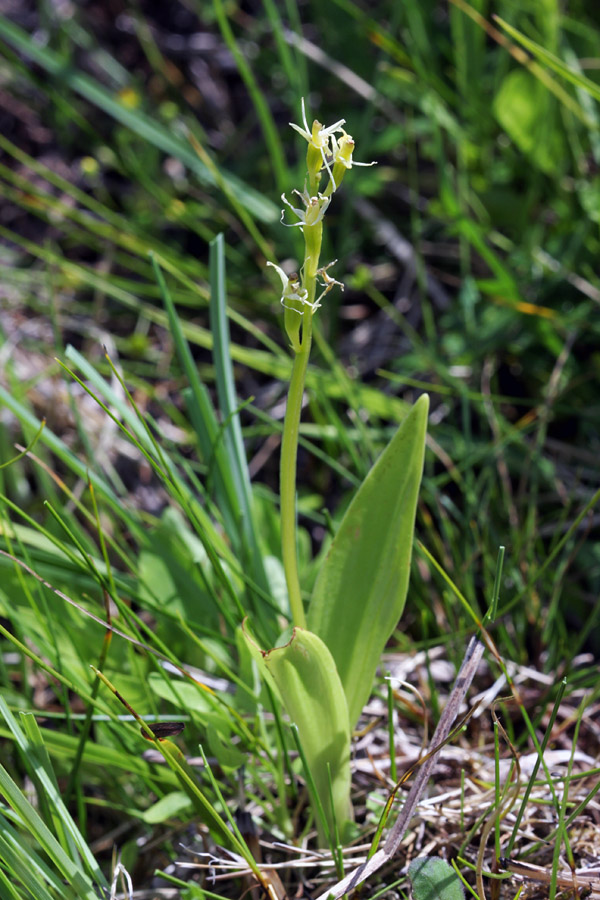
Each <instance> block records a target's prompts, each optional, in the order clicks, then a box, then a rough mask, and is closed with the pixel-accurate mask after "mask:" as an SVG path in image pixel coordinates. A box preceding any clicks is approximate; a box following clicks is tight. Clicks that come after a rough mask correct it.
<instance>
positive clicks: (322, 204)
mask: <svg viewBox="0 0 600 900" xmlns="http://www.w3.org/2000/svg"><path fill="white" fill-rule="evenodd" d="M292 193H293V194H297V195H298V196H299V197H300V199H301V200H302V202H303V203H304V207H305V208H304V209H300V208H299V207H296V206H292V204H291V203H290V201H289V200H288V199H287V198H286V196H285V194H282V195H281V199H282V200H283V202H284V203H285V205H286V206H289V208H290V209H291V210H292V212H293V213H294V215H296V216H298V219H299V220H300V221H298V222H291V223H289V224H288V223H287V222H284V221H283V217H284V215H285V209H282V210H281V224H282V225H285V226H286V228H296V227H299V228H302V226H303V225H316V224H317V223H318V222H320V221H321V219H322V218H323V216H324V215H325V212H326V210H327V207H328V206H329V204H330V203H331V197H324V196H323V194H317V196H315V197H311V196H310V195H309V193H308V190H307V188H306V184H305V185H304V190H303V191H302V193H301V192H300V191H299V190H297V189H296V188H294V190H293V191H292Z"/></svg>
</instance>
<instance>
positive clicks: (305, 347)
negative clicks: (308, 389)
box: [279, 315, 312, 628]
mask: <svg viewBox="0 0 600 900" xmlns="http://www.w3.org/2000/svg"><path fill="white" fill-rule="evenodd" d="M311 342H312V319H311V316H310V315H305V316H304V319H303V323H302V343H301V346H300V350H299V351H298V352H297V353H296V354H295V356H294V365H293V368H292V377H291V379H290V387H289V390H288V398H287V406H286V410H285V419H284V422H283V438H282V441H281V462H280V475H279V491H280V501H281V552H282V559H283V568H284V571H285V581H286V584H287V589H288V597H289V601H290V610H291V613H292V621H293V623H294V625H296V626H298V627H300V628H306V617H305V615H304V607H303V605H302V594H301V593H300V579H299V578H298V556H297V552H296V461H297V456H298V436H299V433H300V415H301V413H302V397H303V395H304V382H305V379H306V370H307V368H308V358H309V356H310V345H311Z"/></svg>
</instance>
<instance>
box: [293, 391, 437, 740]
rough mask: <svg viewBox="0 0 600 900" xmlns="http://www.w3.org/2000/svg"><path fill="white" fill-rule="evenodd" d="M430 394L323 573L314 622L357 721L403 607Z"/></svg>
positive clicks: (356, 505) (380, 464)
mask: <svg viewBox="0 0 600 900" xmlns="http://www.w3.org/2000/svg"><path fill="white" fill-rule="evenodd" d="M428 409H429V397H428V396H427V395H426V394H425V395H423V396H422V397H420V398H419V400H418V401H417V403H416V404H415V405H414V406H413V408H412V409H411V411H410V412H409V414H408V415H407V416H406V418H405V420H404V421H403V422H402V424H401V425H400V427H399V428H398V431H397V432H396V434H395V435H394V437H393V438H392V440H391V442H390V444H389V445H388V446H387V447H386V449H385V450H384V451H383V453H382V454H381V456H380V457H379V459H378V460H377V462H376V463H375V465H374V466H373V468H372V469H371V471H370V472H369V474H368V475H367V477H366V478H365V480H364V482H363V483H362V485H361V486H360V488H359V489H358V492H357V494H356V496H355V497H354V499H353V500H352V503H351V504H350V506H349V507H348V510H347V511H346V514H345V516H344V518H343V519H342V522H341V524H340V526H339V529H338V531H337V534H336V536H335V538H334V540H333V542H332V544H331V548H330V550H329V553H328V554H327V556H326V558H325V562H324V563H323V566H322V567H321V570H320V572H319V574H318V576H317V580H316V583H315V587H314V590H313V595H312V599H311V602H310V607H309V612H308V625H309V628H310V630H311V631H313V632H314V633H315V634H318V635H319V637H320V638H321V639H322V640H323V641H324V643H325V644H326V645H327V647H328V648H329V650H330V651H331V654H332V656H333V659H334V660H335V664H336V667H337V671H338V672H339V676H340V678H341V681H342V685H343V687H344V691H345V694H346V700H347V702H348V711H349V714H350V725H351V727H354V725H355V724H356V722H357V720H358V717H359V716H360V713H361V710H362V708H363V706H364V704H365V703H366V701H367V700H368V698H369V694H370V692H371V689H372V687H373V679H374V677H375V671H376V669H377V664H378V662H379V659H380V656H381V653H382V651H383V649H384V647H385V645H386V643H387V641H388V639H389V638H390V636H391V634H392V632H393V630H394V628H395V627H396V626H397V624H398V621H399V619H400V617H401V615H402V612H403V610H404V603H405V600H406V592H407V590H408V578H409V573H410V559H411V554H412V543H413V531H414V523H415V513H416V508H417V499H418V495H419V485H420V483H421V476H422V473H423V456H424V452H425V436H426V431H427V411H428Z"/></svg>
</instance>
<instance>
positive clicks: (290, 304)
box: [267, 262, 312, 315]
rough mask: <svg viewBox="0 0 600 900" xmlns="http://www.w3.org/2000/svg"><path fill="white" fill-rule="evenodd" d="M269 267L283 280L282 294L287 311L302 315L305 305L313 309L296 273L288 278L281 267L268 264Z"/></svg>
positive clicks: (282, 302) (282, 300)
mask: <svg viewBox="0 0 600 900" xmlns="http://www.w3.org/2000/svg"><path fill="white" fill-rule="evenodd" d="M267 265H268V266H271V267H272V268H273V269H275V271H276V272H277V274H278V275H279V277H280V278H281V284H282V286H283V292H282V294H281V305H282V306H285V308H286V309H291V310H292V311H293V312H297V313H299V314H300V315H302V314H303V312H304V309H303V307H304V306H305V305H308V306H310V307H311V308H312V303H309V302H308V291H307V290H306V289H305V288H303V287H301V286H300V279H299V278H298V275H297V273H296V272H292V273H291V275H289V276H288V275H286V274H285V272H284V271H283V269H282V268H281V266H277V265H275V263H272V262H268V263H267Z"/></svg>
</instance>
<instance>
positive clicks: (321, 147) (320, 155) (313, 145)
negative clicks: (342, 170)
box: [289, 97, 346, 191]
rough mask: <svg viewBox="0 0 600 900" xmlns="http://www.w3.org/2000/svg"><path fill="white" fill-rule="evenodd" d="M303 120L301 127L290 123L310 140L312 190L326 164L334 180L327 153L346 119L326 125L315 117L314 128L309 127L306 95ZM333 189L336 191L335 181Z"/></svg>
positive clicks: (309, 156)
mask: <svg viewBox="0 0 600 900" xmlns="http://www.w3.org/2000/svg"><path fill="white" fill-rule="evenodd" d="M302 122H303V124H304V128H301V127H300V125H294V123H293V122H290V123H289V124H290V125H291V126H292V128H293V129H294V130H295V131H297V132H298V134H301V135H302V137H303V138H304V139H305V140H306V141H308V151H307V154H306V165H307V168H308V176H309V182H310V185H311V190H312V189H314V188H315V187H316V185H317V182H318V176H319V172H320V171H321V168H322V166H325V168H326V169H327V173H328V175H329V177H330V178H331V180H332V181H333V175H332V173H331V169H330V167H329V162H328V160H327V155H328V154H329V139H330V138H331V137H333V135H334V134H335V133H336V132H337V131H343V130H344V129H343V128H342V125H344V124H345V122H346V120H345V119H339V120H338V121H337V122H334V123H333V125H328V126H327V127H325V126H324V125H322V124H321V122H319V121H318V119H315V120H314V121H313V124H312V128H309V127H308V122H307V120H306V109H305V107H304V97H303V98H302ZM332 191H335V182H334V181H333V187H332Z"/></svg>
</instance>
